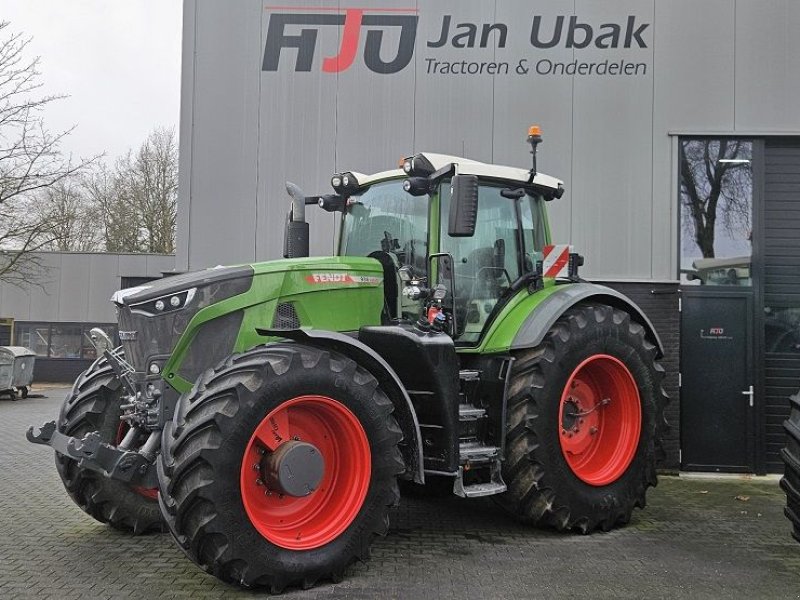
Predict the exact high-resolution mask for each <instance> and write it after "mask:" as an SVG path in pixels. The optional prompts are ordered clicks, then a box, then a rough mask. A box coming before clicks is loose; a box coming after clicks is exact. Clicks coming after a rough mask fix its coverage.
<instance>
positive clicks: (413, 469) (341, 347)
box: [256, 328, 425, 483]
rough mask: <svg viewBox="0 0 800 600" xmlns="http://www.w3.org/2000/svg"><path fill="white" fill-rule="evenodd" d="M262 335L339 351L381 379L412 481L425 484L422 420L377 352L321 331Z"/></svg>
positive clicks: (274, 331)
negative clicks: (392, 409) (420, 420)
mask: <svg viewBox="0 0 800 600" xmlns="http://www.w3.org/2000/svg"><path fill="white" fill-rule="evenodd" d="M256 331H257V332H258V333H259V334H260V335H263V336H269V337H277V338H286V339H290V340H294V341H298V342H304V343H306V344H309V345H311V346H316V347H318V348H326V349H330V350H334V351H336V352H339V353H340V354H344V355H345V356H348V357H350V358H352V359H353V360H354V361H356V362H357V363H358V364H359V365H360V366H362V367H363V368H365V369H366V370H367V371H369V372H370V373H372V375H373V376H374V377H375V379H377V380H378V383H379V385H380V386H381V389H382V390H383V391H384V392H386V395H387V396H389V399H390V400H391V401H392V404H393V405H394V417H395V419H397V423H398V424H399V425H400V428H401V429H402V430H403V437H404V439H405V440H407V443H406V444H403V445H402V446H401V451H402V452H403V460H404V461H405V463H406V468H407V469H408V472H409V473H410V474H411V476H412V478H413V480H414V481H415V482H417V483H425V473H424V470H423V460H422V435H421V434H420V430H419V421H418V420H417V413H416V411H415V410H414V406H413V405H412V404H411V398H409V397H408V393H407V392H406V389H405V387H404V386H403V384H402V382H401V381H400V378H399V377H398V376H397V374H396V373H395V372H394V369H392V367H391V366H389V363H387V362H386V361H385V360H384V359H383V358H382V357H381V356H380V355H379V354H378V353H377V352H375V350H373V349H372V348H370V347H369V346H367V345H365V344H363V343H361V342H359V341H358V340H357V339H355V338H352V337H350V336H349V335H345V334H343V333H338V332H336V331H327V330H321V329H260V328H259V329H256Z"/></svg>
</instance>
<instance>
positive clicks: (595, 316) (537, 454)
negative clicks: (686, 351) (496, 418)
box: [497, 304, 667, 533]
mask: <svg viewBox="0 0 800 600" xmlns="http://www.w3.org/2000/svg"><path fill="white" fill-rule="evenodd" d="M655 359H656V348H655V346H654V345H653V344H651V343H650V342H649V341H648V340H647V339H646V338H645V331H644V328H643V327H642V326H641V325H640V324H638V323H636V322H634V321H632V320H631V318H630V315H629V314H628V313H626V312H623V311H620V310H617V309H614V308H612V307H610V306H606V305H599V304H598V305H579V306H577V307H574V308H572V309H570V310H568V311H567V312H566V313H564V315H563V316H562V317H561V318H559V319H558V321H556V323H555V324H554V325H553V327H552V328H551V330H550V331H549V332H548V334H547V335H546V336H545V339H544V341H543V342H542V343H541V344H540V345H539V346H537V347H536V348H532V349H530V350H525V351H522V352H520V353H519V354H518V355H517V360H516V361H515V362H514V365H513V369H514V370H513V372H512V378H511V385H510V389H509V400H508V411H509V413H508V414H509V416H508V430H507V441H506V461H505V463H504V467H503V477H504V479H505V481H506V483H507V485H508V491H507V492H506V493H504V494H502V495H500V496H498V497H497V501H498V502H499V503H500V505H501V506H502V507H503V508H504V509H506V510H507V511H508V512H510V513H511V514H512V515H514V516H515V517H517V518H518V519H519V520H521V521H524V522H526V523H531V524H536V525H543V526H549V527H554V528H555V529H557V530H577V531H580V532H582V533H589V532H591V531H594V530H595V529H602V530H603V531H608V530H609V529H611V528H613V527H615V526H616V525H620V524H625V523H627V522H628V521H629V520H630V518H631V513H632V512H633V509H634V508H635V507H640V508H643V507H644V505H645V494H646V492H647V488H648V487H650V486H654V485H656V482H657V479H656V469H655V447H656V435H657V429H658V423H660V422H661V421H662V420H663V410H664V405H665V403H666V400H667V397H666V394H665V393H664V391H663V389H662V388H661V381H662V378H663V375H664V372H663V369H662V368H661V367H660V365H658V364H657V363H656V361H655Z"/></svg>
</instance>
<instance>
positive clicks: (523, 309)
mask: <svg viewBox="0 0 800 600" xmlns="http://www.w3.org/2000/svg"><path fill="white" fill-rule="evenodd" d="M562 287H563V286H558V287H556V285H555V281H554V280H552V279H545V280H544V287H543V288H542V289H540V290H538V291H536V292H534V293H533V294H531V293H528V291H527V290H520V291H519V292H517V294H516V295H515V296H514V297H513V298H511V299H510V300H509V301H508V302H507V303H506V305H505V306H504V307H503V308H502V309H501V311H500V312H499V313H498V315H497V316H496V317H495V318H494V320H493V321H492V322H491V323H490V324H489V327H488V328H487V330H486V332H485V334H484V335H483V338H482V340H481V342H480V343H479V345H477V346H475V347H472V348H459V352H462V353H464V354H494V353H502V352H508V350H509V349H510V348H511V345H512V343H513V341H514V338H515V336H516V335H517V332H518V331H519V328H520V326H521V325H522V323H524V322H525V320H526V319H528V318H529V317H530V315H531V314H532V313H533V312H534V311H535V310H536V307H537V306H538V305H539V304H540V303H541V302H542V301H543V300H545V299H546V298H548V297H549V296H550V295H551V294H553V293H554V292H556V291H558V290H559V289H560V288H562Z"/></svg>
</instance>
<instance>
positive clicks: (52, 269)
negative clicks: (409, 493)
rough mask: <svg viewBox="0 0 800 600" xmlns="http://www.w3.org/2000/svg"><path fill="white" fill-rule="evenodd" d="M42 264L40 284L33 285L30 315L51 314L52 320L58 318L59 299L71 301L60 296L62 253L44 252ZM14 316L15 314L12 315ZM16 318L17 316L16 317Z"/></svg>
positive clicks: (33, 317) (32, 316) (36, 317)
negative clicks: (37, 285) (42, 270)
mask: <svg viewBox="0 0 800 600" xmlns="http://www.w3.org/2000/svg"><path fill="white" fill-rule="evenodd" d="M41 256H42V258H41V264H42V266H43V267H44V272H43V274H42V276H41V278H39V282H40V286H39V287H33V286H32V287H31V288H30V293H31V302H30V315H31V318H32V319H38V318H39V317H38V316H37V315H50V318H51V319H52V320H54V321H55V320H58V319H59V318H60V317H59V306H58V305H59V300H61V301H67V302H68V301H69V300H68V299H62V298H60V294H59V285H60V282H61V267H62V258H63V257H64V255H62V254H55V253H53V254H42V255H41ZM10 316H12V317H14V315H10ZM14 318H16V317H14Z"/></svg>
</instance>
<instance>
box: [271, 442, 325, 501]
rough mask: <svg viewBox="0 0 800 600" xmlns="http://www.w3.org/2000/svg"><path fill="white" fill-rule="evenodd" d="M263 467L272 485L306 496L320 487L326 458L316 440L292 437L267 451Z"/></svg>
mask: <svg viewBox="0 0 800 600" xmlns="http://www.w3.org/2000/svg"><path fill="white" fill-rule="evenodd" d="M261 471H262V475H263V477H264V481H265V483H266V485H267V487H268V488H269V489H271V490H274V491H277V492H278V493H281V494H286V495H287V496H294V497H295V498H302V497H303V496H308V495H309V494H311V493H312V492H313V491H314V490H316V489H317V488H318V487H319V484H320V481H322V476H323V475H324V473H325V460H324V459H323V458H322V453H320V451H319V449H318V448H317V447H316V446H314V445H313V444H309V443H308V442H301V441H298V440H292V441H289V442H286V443H284V444H281V445H280V446H278V448H277V450H275V452H272V453H270V454H269V455H267V456H266V457H265V458H264V461H263V462H262V464H261Z"/></svg>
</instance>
